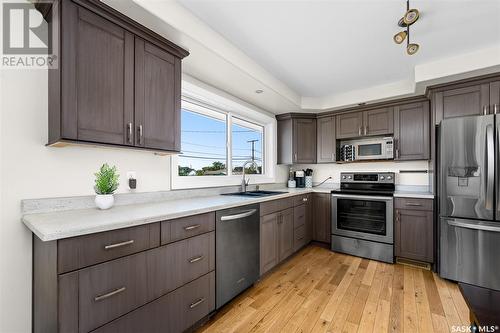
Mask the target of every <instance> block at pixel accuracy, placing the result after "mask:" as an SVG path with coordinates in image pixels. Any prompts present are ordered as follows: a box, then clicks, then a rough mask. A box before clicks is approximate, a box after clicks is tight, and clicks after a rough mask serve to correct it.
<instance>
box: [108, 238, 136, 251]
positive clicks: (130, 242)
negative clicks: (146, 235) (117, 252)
mask: <svg viewBox="0 0 500 333" xmlns="http://www.w3.org/2000/svg"><path fill="white" fill-rule="evenodd" d="M132 244H134V240H133V239H131V240H128V241H125V242H121V243H116V244H110V245H106V246H104V249H105V250H111V249H116V248H117V247H122V246H126V245H132Z"/></svg>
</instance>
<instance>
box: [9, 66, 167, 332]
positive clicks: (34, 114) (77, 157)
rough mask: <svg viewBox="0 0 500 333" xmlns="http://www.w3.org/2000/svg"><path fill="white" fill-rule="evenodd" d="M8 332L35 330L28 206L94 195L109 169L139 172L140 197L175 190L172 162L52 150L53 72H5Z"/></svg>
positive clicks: (134, 154) (141, 155)
mask: <svg viewBox="0 0 500 333" xmlns="http://www.w3.org/2000/svg"><path fill="white" fill-rule="evenodd" d="M1 85H2V96H3V99H2V101H1V109H0V111H1V121H0V124H1V136H0V137H1V141H0V142H1V165H2V170H1V178H0V179H1V180H0V182H1V183H0V184H1V200H0V202H1V204H2V207H1V208H2V210H1V224H0V225H1V233H0V246H1V250H0V259H1V270H0V278H1V280H0V282H1V297H0V305H1V308H0V310H1V311H0V316H1V317H0V320H1V321H0V332H9V333H10V332H29V331H30V330H31V328H30V327H31V232H29V231H28V229H27V228H26V227H25V226H24V225H23V224H22V223H21V220H20V218H21V211H20V202H21V199H28V198H42V197H58V196H73V195H91V194H93V189H92V184H93V173H94V172H95V171H96V170H97V169H98V168H99V166H100V165H101V164H102V163H104V162H107V163H109V164H112V165H116V166H117V168H118V170H119V171H120V175H121V177H120V178H121V179H120V180H121V184H120V187H119V189H118V192H121V193H123V192H126V191H127V189H126V188H127V187H126V181H125V173H126V171H136V172H137V178H138V186H137V191H141V192H142V191H158V190H169V189H170V157H168V156H157V155H154V154H153V153H150V152H141V151H130V150H122V149H110V148H93V147H66V148H49V147H46V146H45V143H46V142H47V72H46V71H42V70H10V71H3V72H2V82H1Z"/></svg>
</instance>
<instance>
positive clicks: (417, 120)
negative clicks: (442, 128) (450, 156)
mask: <svg viewBox="0 0 500 333" xmlns="http://www.w3.org/2000/svg"><path fill="white" fill-rule="evenodd" d="M429 128H430V114H429V102H427V101H425V102H419V103H411V104H404V105H398V106H396V107H394V159H395V160H400V161H404V160H428V159H429V157H430V131H429Z"/></svg>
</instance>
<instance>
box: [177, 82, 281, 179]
mask: <svg viewBox="0 0 500 333" xmlns="http://www.w3.org/2000/svg"><path fill="white" fill-rule="evenodd" d="M186 86H188V87H189V88H190V89H186V88H185V87H186ZM200 93H201V94H202V95H201V96H200ZM181 107H182V108H183V109H186V110H190V111H193V112H196V113H201V114H205V115H207V116H211V117H214V118H217V119H223V118H221V115H222V117H226V121H227V125H226V128H227V129H228V131H227V133H226V135H227V139H226V142H227V145H228V146H227V148H226V151H227V156H226V158H227V160H226V166H227V173H228V175H227V176H179V175H178V163H179V157H178V156H177V155H173V156H172V157H171V188H172V189H188V188H204V187H219V186H233V185H240V184H241V181H242V176H241V175H233V174H232V163H231V160H232V156H231V155H232V146H231V140H232V137H231V128H232V121H233V117H235V118H237V119H240V120H242V121H245V122H248V124H246V123H245V126H248V125H250V126H251V125H252V124H254V125H255V126H256V127H257V126H258V127H259V128H262V129H263V144H262V149H263V151H262V157H263V161H262V171H263V174H260V175H258V174H251V175H246V179H247V180H248V179H249V184H265V183H274V182H275V179H276V157H275V156H276V120H275V119H274V117H272V116H271V115H268V114H266V113H264V112H262V111H260V110H258V109H256V108H252V107H249V106H246V105H244V104H242V103H238V102H236V101H234V100H232V99H229V98H227V97H224V96H221V95H218V94H216V93H214V92H211V91H207V90H204V89H202V88H199V87H196V86H194V85H192V84H190V83H185V82H184V81H183V93H182V103H181ZM181 150H182V145H181Z"/></svg>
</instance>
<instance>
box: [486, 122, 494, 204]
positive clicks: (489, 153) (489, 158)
mask: <svg viewBox="0 0 500 333" xmlns="http://www.w3.org/2000/svg"><path fill="white" fill-rule="evenodd" d="M485 153H486V161H485V162H486V164H485V167H486V170H485V171H486V172H485V173H486V193H485V194H486V198H485V208H486V209H487V210H492V209H493V188H494V185H495V183H494V182H495V160H494V158H495V143H494V133H493V125H488V126H486V152H485Z"/></svg>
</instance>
